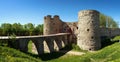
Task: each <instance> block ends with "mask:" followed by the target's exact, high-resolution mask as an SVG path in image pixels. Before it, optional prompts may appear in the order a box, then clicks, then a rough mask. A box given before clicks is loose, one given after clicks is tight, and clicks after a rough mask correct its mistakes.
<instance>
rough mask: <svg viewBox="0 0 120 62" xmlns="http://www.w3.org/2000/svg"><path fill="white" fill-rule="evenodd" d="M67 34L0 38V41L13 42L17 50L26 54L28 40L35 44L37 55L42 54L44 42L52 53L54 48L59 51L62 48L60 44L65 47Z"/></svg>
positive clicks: (67, 38)
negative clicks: (56, 47)
mask: <svg viewBox="0 0 120 62" xmlns="http://www.w3.org/2000/svg"><path fill="white" fill-rule="evenodd" d="M69 35H70V34H69V33H58V34H51V35H39V36H16V37H10V36H1V37H0V40H8V41H9V40H15V42H16V43H15V44H16V47H17V49H19V50H21V51H23V52H27V51H28V43H29V41H30V40H32V42H33V43H34V44H35V46H36V49H37V52H38V54H43V53H44V44H43V42H44V41H45V42H46V43H47V46H48V48H49V50H50V52H54V51H55V49H54V46H55V44H54V43H56V45H57V46H58V48H59V49H61V48H63V46H62V44H64V45H67V44H68V43H69Z"/></svg>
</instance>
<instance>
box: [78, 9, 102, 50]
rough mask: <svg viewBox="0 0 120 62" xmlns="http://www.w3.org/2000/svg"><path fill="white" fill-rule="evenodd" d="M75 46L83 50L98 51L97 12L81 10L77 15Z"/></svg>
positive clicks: (99, 45) (99, 46)
mask: <svg viewBox="0 0 120 62" xmlns="http://www.w3.org/2000/svg"><path fill="white" fill-rule="evenodd" d="M78 19H79V21H78V36H77V45H78V46H79V47H80V48H81V49H83V50H91V51H93V50H98V49H100V48H101V41H100V27H99V26H100V22H99V12H98V11H96V10H82V11H80V12H79V14H78Z"/></svg>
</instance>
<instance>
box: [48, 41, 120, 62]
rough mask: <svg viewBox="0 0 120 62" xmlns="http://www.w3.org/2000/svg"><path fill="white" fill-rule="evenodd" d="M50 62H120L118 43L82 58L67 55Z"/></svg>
mask: <svg viewBox="0 0 120 62" xmlns="http://www.w3.org/2000/svg"><path fill="white" fill-rule="evenodd" d="M50 62H120V43H115V44H113V45H110V46H108V47H105V48H103V49H101V50H99V51H96V52H92V53H90V52H89V53H86V54H85V55H82V56H73V55H67V56H62V57H60V58H58V59H54V60H51V61H50Z"/></svg>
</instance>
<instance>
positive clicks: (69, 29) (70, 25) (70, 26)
mask: <svg viewBox="0 0 120 62" xmlns="http://www.w3.org/2000/svg"><path fill="white" fill-rule="evenodd" d="M63 32H64V33H71V36H70V40H71V41H70V43H76V41H77V34H78V22H63Z"/></svg>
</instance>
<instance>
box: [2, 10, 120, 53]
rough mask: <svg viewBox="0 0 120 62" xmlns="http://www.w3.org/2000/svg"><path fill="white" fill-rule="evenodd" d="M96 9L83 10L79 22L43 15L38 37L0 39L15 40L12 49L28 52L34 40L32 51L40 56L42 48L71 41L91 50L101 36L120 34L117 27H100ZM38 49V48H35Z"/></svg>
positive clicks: (53, 48)
mask: <svg viewBox="0 0 120 62" xmlns="http://www.w3.org/2000/svg"><path fill="white" fill-rule="evenodd" d="M99 14H100V13H99V12H98V11H96V10H82V11H80V12H79V13H78V22H63V21H62V20H61V19H60V17H59V16H57V15H55V16H54V17H53V18H52V17H51V16H50V15H48V16H45V17H44V35H37V36H16V37H14V38H13V37H10V36H0V40H7V41H9V42H11V41H14V43H13V44H14V45H15V49H18V50H20V51H23V52H28V43H29V41H30V40H31V41H32V42H33V47H32V50H33V51H32V52H33V53H35V52H36V53H38V55H41V54H43V53H44V51H48V52H50V53H51V52H55V51H59V50H60V49H62V48H63V47H64V46H66V45H69V44H71V43H75V44H77V45H78V46H79V47H80V48H81V49H83V50H88V51H94V50H98V49H100V48H101V39H103V38H105V37H109V38H111V37H114V36H117V35H120V29H119V28H104V27H100V21H99ZM36 50H37V51H36Z"/></svg>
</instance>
